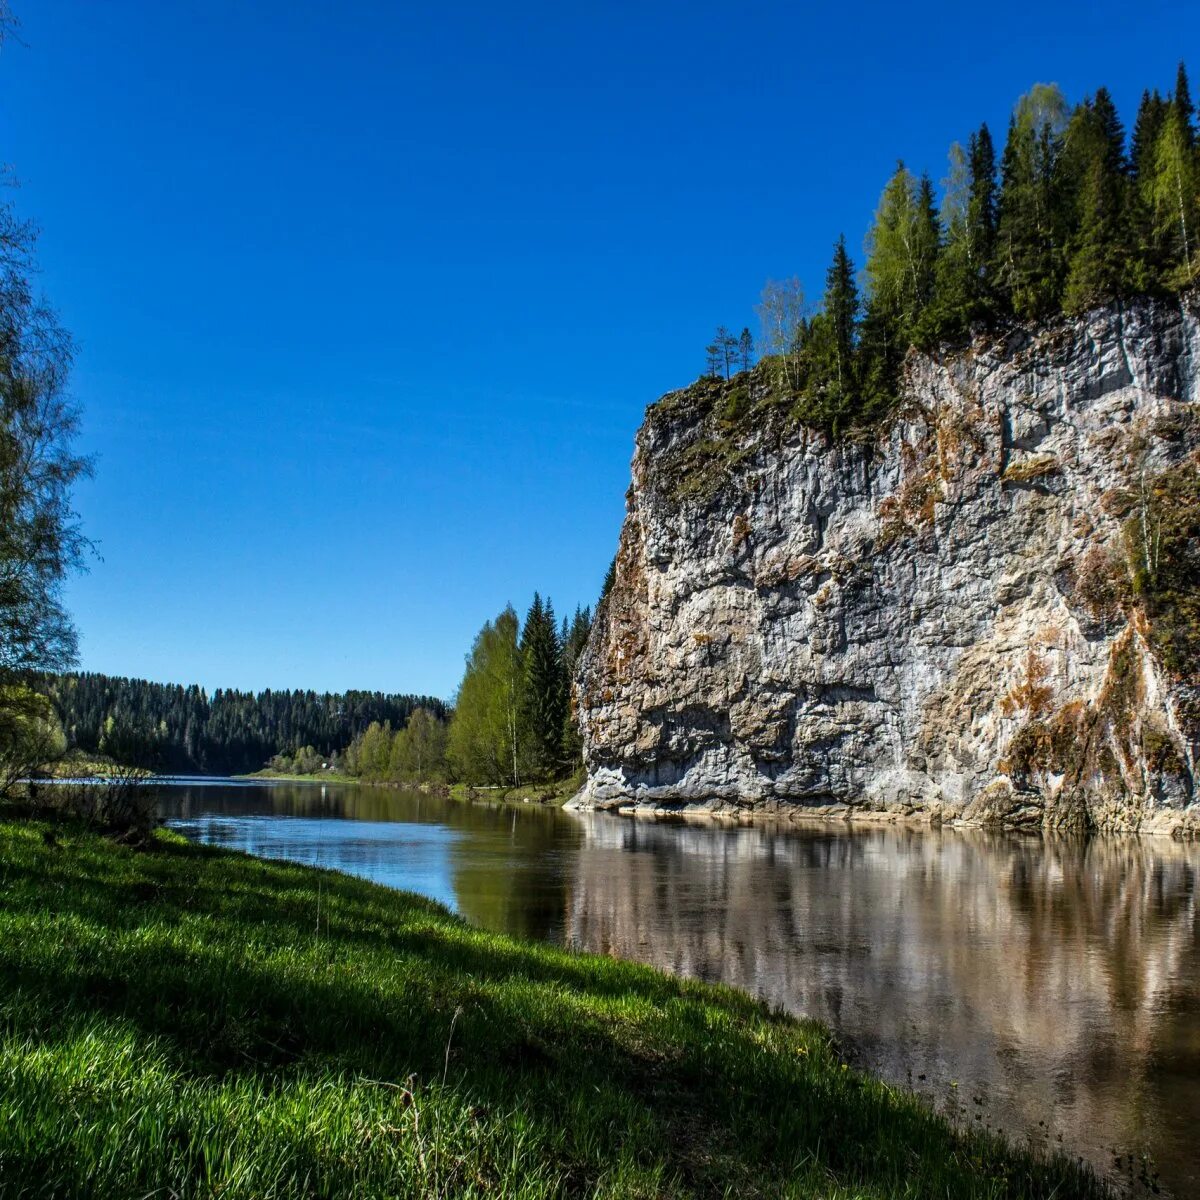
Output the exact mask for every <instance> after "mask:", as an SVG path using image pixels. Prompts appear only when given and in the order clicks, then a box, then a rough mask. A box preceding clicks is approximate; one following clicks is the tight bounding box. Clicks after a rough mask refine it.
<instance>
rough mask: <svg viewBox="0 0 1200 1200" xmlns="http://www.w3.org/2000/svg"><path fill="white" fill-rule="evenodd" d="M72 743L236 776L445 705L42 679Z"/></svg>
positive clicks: (379, 696) (332, 752) (336, 746)
mask: <svg viewBox="0 0 1200 1200" xmlns="http://www.w3.org/2000/svg"><path fill="white" fill-rule="evenodd" d="M37 688H38V691H39V692H41V693H43V694H44V695H47V696H49V697H50V700H51V702H52V703H53V705H54V707H55V709H56V710H57V712H58V715H59V719H60V721H61V722H62V728H63V733H64V734H65V736H66V741H67V744H68V745H69V746H72V747H75V748H77V749H79V750H82V751H83V752H84V753H85V754H102V755H107V756H109V757H112V758H114V759H116V760H118V761H122V762H135V763H136V764H137V765H142V766H149V767H153V768H154V769H155V770H159V771H172V772H198V773H205V774H237V773H241V772H246V771H256V770H258V769H259V768H260V767H262V766H263V764H264V763H265V762H266V761H267V760H268V759H269V758H271V757H272V755H276V754H279V753H281V752H285V753H286V752H293V751H296V750H301V749H303V748H308V750H309V752H310V754H311V753H313V752H315V755H316V756H317V757H319V758H321V759H323V760H326V761H327V760H329V759H331V758H336V757H337V756H338V755H339V754H340V752H342V751H344V750H345V748H346V747H347V746H348V745H350V743H351V742H352V741H353V740H354V738H355V737H356V736H358V735H359V734H361V733H362V732H363V731H364V730H365V729H366V728H368V726H370V724H371V723H372V722H388V723H390V724H391V725H394V726H397V727H400V726H403V725H405V724H406V723H407V722H408V719H409V717H410V716H411V715H412V713H413V712H414V711H416V710H417V709H422V710H423V711H425V712H427V713H429V714H432V715H433V716H434V717H435V718H436V719H438V720H443V719H444V718H445V717H446V706H445V704H444V703H443V702H442V701H441V700H437V699H435V698H433V697H430V696H405V695H388V694H385V693H383V692H362V691H351V692H345V693H329V692H311V691H299V690H297V691H290V692H289V691H271V690H270V689H267V690H265V691H261V692H239V691H235V690H234V689H232V688H226V689H222V688H218V689H217V690H216V691H215V692H213V694H212V695H211V696H209V695H208V693H207V692H206V691H205V690H204V689H203V688H201V687H198V686H196V685H195V684H192V685H191V686H190V687H184V686H182V685H179V684H169V683H149V682H147V681H146V680H144V679H126V678H123V677H120V676H115V675H99V674H95V673H92V672H85V673H83V674H79V675H60V676H44V677H43V678H42V679H41V680H40V681H39V682H38V684H37Z"/></svg>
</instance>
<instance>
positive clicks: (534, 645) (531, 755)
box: [521, 593, 567, 778]
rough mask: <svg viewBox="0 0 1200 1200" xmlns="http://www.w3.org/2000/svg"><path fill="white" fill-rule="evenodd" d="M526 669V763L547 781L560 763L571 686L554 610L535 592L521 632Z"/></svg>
mask: <svg viewBox="0 0 1200 1200" xmlns="http://www.w3.org/2000/svg"><path fill="white" fill-rule="evenodd" d="M521 661H522V664H523V667H524V692H523V695H524V705H523V710H522V729H523V732H524V747H525V761H526V766H527V771H528V773H529V774H530V775H532V776H536V777H541V778H546V777H548V776H550V775H553V774H554V772H555V771H556V770H557V768H558V766H559V764H560V755H561V747H562V736H563V723H564V721H565V719H566V704H567V690H566V688H567V683H566V674H565V672H564V670H563V659H562V647H561V645H560V644H559V640H558V627H557V625H556V623H555V620H554V608H553V606H552V605H551V603H550V601H549V599H547V600H546V601H545V603H543V602H542V598H541V597H540V596H539V595H537V594H536V593H535V595H534V597H533V604H532V605H531V606H530V608H529V613H528V615H527V616H526V618H525V627H524V629H523V631H522V633H521Z"/></svg>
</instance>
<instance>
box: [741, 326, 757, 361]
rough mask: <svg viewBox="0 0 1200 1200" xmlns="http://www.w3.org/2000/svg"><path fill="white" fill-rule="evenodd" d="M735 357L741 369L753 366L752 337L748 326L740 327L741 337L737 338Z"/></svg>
mask: <svg viewBox="0 0 1200 1200" xmlns="http://www.w3.org/2000/svg"><path fill="white" fill-rule="evenodd" d="M737 357H738V366H739V367H740V368H741V369H742V370H743V371H748V370H750V368H751V367H752V366H754V337H753V335H752V334H751V332H750V330H749V328H748V327H744V328H743V329H742V334H741V337H739V338H738V348H737Z"/></svg>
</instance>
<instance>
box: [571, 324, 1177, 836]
mask: <svg viewBox="0 0 1200 1200" xmlns="http://www.w3.org/2000/svg"><path fill="white" fill-rule="evenodd" d="M1198 354H1200V313H1198V311H1197V310H1196V309H1195V308H1193V307H1192V306H1191V305H1190V304H1189V303H1184V304H1180V303H1168V302H1151V301H1142V302H1138V303H1137V304H1135V305H1130V306H1127V307H1114V308H1110V309H1104V310H1100V311H1097V312H1094V313H1092V314H1089V315H1088V316H1087V317H1086V318H1080V319H1077V320H1072V321H1066V322H1063V323H1062V324H1060V325H1057V326H1055V327H1054V328H1053V329H1049V330H1042V331H1040V332H1029V331H1018V332H1016V333H1009V334H1007V335H1005V336H1004V337H1002V338H992V339H989V340H985V339H978V340H977V341H976V343H975V344H974V345H973V346H972V347H971V348H970V349H969V350H967V351H963V352H961V353H958V354H955V355H953V356H948V357H946V358H944V359H933V358H929V357H914V358H913V359H912V360H910V363H909V366H908V369H907V373H906V380H905V385H904V395H905V403H904V407H903V409H902V412H901V415H900V417H899V419H898V420H896V421H895V422H894V423H893V424H892V425H891V426H890V427H889V429H888V431H887V432H886V433H885V434H883V435H882V436H881V438H880V440H878V441H875V442H870V441H866V440H841V441H839V442H837V443H834V444H830V442H829V441H828V439H827V438H826V437H825V436H824V435H822V434H818V433H814V432H812V431H810V430H806V429H804V428H798V427H797V426H796V424H795V422H794V421H792V420H790V419H789V418H788V417H787V415H786V413H785V412H784V411H783V409H782V408H779V407H775V406H772V405H771V404H770V403H769V402H768V401H767V400H766V399H765V390H766V387H767V384H766V378H767V376H766V368H760V369H758V370H756V372H755V373H753V374H752V375H750V376H741V377H739V378H738V379H737V380H734V381H732V382H731V383H728V384H725V383H722V382H719V381H705V382H702V383H701V384H698V385H695V386H694V387H693V388H689V389H687V390H686V391H683V392H676V393H672V394H670V395H668V396H666V397H664V398H663V400H661V401H660V402H659V403H658V404H656V405H654V406H652V407H651V408H650V410H648V412H647V417H646V421H645V424H644V425H643V427H642V429H641V431H640V433H639V435H638V438H637V446H636V452H635V455H634V461H633V484H632V487H631V488H630V491H629V496H628V511H627V515H626V519H625V524H624V528H623V530H622V534H621V543H620V549H619V552H618V555H617V564H616V575H615V583H614V586H613V588H612V591H611V592H610V594H609V596H608V597H607V598H606V600H605V601H604V602H603V604H602V605H601V608H600V611H599V613H598V616H597V620H596V624H595V627H594V629H593V632H592V637H591V639H590V642H589V645H588V648H587V650H586V653H585V655H584V657H583V659H582V662H581V664H580V670H579V675H578V679H577V682H576V688H575V702H576V705H577V707H578V711H579V713H580V717H581V722H582V728H583V733H584V744H585V757H586V763H587V768H588V778H587V783H586V785H585V786H584V788H583V790H582V791H581V792H580V794H579V796H578V797H576V799H575V801H574V802H573V803H574V804H575V805H576V806H577V807H583V808H595V807H624V806H632V807H635V808H652V809H685V810H704V811H711V812H719V813H729V814H742V813H749V812H771V813H775V814H802V815H835V814H851V815H865V814H870V813H898V814H919V815H924V816H926V817H928V818H930V819H934V820H945V819H963V820H968V821H980V822H997V823H1001V824H1017V825H1029V826H1043V825H1046V826H1049V825H1060V826H1061V825H1071V826H1079V825H1091V826H1096V827H1101V828H1114V829H1116V828H1119V829H1142V830H1151V829H1153V830H1161V831H1177V832H1178V831H1186V830H1189V829H1193V828H1197V827H1200V797H1198V796H1197V795H1196V783H1197V760H1198V757H1200V667H1198V666H1197V664H1196V663H1195V662H1194V661H1192V660H1191V659H1185V660H1184V661H1183V662H1180V661H1179V655H1178V654H1177V653H1176V654H1175V656H1174V660H1173V661H1172V659H1171V655H1169V654H1167V655H1164V653H1163V641H1162V636H1161V634H1160V631H1159V629H1158V628H1157V627H1156V625H1155V614H1154V612H1153V611H1152V607H1151V606H1150V605H1148V603H1147V602H1146V600H1145V596H1144V594H1143V593H1144V589H1140V588H1139V587H1136V586H1135V582H1134V581H1135V577H1136V573H1137V570H1138V567H1139V561H1140V560H1139V557H1138V556H1139V555H1140V554H1145V555H1149V556H1152V555H1153V553H1154V551H1153V543H1154V538H1155V536H1156V533H1158V525H1160V524H1161V523H1162V522H1163V521H1164V520H1165V519H1166V518H1165V517H1164V514H1163V511H1162V506H1163V505H1164V504H1169V503H1170V497H1169V495H1167V492H1168V491H1169V489H1167V491H1164V487H1163V486H1159V485H1160V483H1161V481H1163V480H1168V481H1171V483H1172V486H1176V487H1178V486H1179V485H1180V481H1181V480H1182V481H1183V483H1185V484H1188V485H1189V486H1190V480H1192V479H1193V478H1194V476H1193V475H1192V474H1191V473H1193V472H1200V404H1198V382H1197V372H1198V371H1200V358H1198V357H1197V356H1198ZM731 405H739V406H741V408H742V409H744V408H745V407H746V406H747V405H749V406H750V417H749V419H747V418H746V417H745V416H736V417H731V413H736V411H737V410H736V409H734V408H731V407H730V406H731ZM726 418H728V419H726ZM1164 495H1166V496H1167V498H1166V499H1164V498H1163V497H1164ZM1167 515H1168V516H1169V515H1170V514H1167ZM1156 523H1157V524H1156ZM1175 532H1176V534H1177V533H1178V529H1177V528H1176V529H1175ZM1143 543H1145V544H1143Z"/></svg>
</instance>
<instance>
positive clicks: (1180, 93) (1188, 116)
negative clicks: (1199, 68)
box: [1171, 63, 1196, 150]
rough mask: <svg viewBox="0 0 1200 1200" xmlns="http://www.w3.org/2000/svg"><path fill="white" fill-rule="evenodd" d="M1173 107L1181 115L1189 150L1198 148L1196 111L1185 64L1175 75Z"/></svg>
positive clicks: (1184, 136)
mask: <svg viewBox="0 0 1200 1200" xmlns="http://www.w3.org/2000/svg"><path fill="white" fill-rule="evenodd" d="M1171 107H1172V108H1174V109H1175V111H1176V112H1177V113H1178V114H1179V120H1180V123H1181V126H1182V130H1183V139H1184V141H1185V142H1186V143H1187V146H1188V149H1189V150H1194V149H1195V148H1196V126H1195V124H1194V122H1193V117H1194V116H1195V113H1196V109H1195V107H1194V106H1193V104H1192V92H1191V88H1189V87H1188V77H1187V68H1186V67H1185V66H1184V65H1183V63H1180V64H1179V69H1178V71H1176V73H1175V93H1174V95H1173V96H1172V97H1171Z"/></svg>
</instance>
